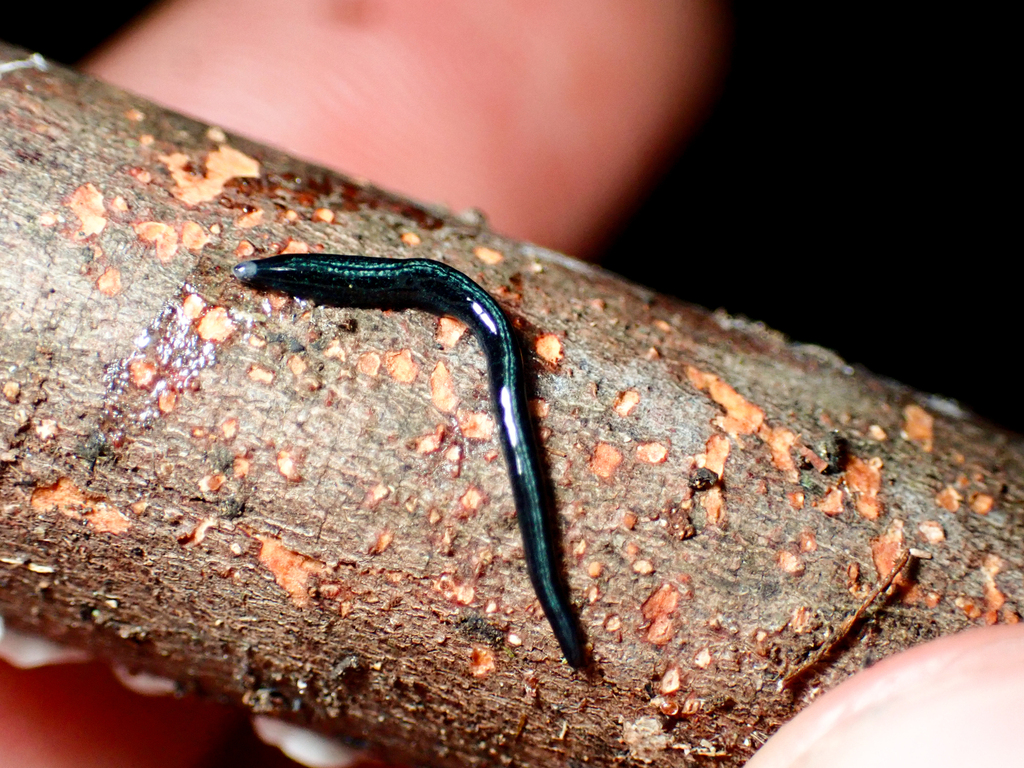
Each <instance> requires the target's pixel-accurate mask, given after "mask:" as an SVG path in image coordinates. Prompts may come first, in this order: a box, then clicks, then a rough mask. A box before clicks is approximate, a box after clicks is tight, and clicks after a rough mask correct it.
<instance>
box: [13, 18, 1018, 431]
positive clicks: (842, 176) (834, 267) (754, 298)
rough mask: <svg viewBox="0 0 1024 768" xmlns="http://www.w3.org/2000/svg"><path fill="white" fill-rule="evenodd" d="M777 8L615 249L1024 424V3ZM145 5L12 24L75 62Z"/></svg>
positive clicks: (639, 271)
mask: <svg viewBox="0 0 1024 768" xmlns="http://www.w3.org/2000/svg"><path fill="white" fill-rule="evenodd" d="M776 5H777V4H772V3H764V2H761V3H754V2H750V3H748V2H737V3H735V4H734V6H733V12H734V21H735V44H734V49H733V56H732V64H731V68H730V72H729V74H728V77H727V80H726V83H725V87H724V91H723V94H722V96H721V98H720V99H719V102H718V104H717V106H716V107H715V109H714V112H713V114H712V115H711V117H710V118H709V120H708V122H707V123H706V125H705V126H704V128H703V129H702V130H701V132H700V134H699V135H698V136H697V138H696V140H694V141H692V142H691V143H690V144H689V145H688V146H687V147H685V148H684V150H683V152H682V154H681V156H680V157H679V159H678V161H677V162H676V163H675V164H674V165H673V166H672V167H671V168H670V169H667V173H666V176H665V177H664V179H663V180H662V181H661V183H660V184H659V185H658V187H657V189H655V190H654V192H653V194H652V195H651V197H650V198H649V199H648V200H647V201H646V202H645V203H644V204H643V206H642V207H641V208H640V210H639V211H638V212H637V213H636V215H635V216H634V217H633V219H632V220H631V221H630V223H629V224H628V225H627V227H626V229H625V230H624V231H623V232H622V233H621V235H620V236H619V237H618V239H617V240H616V241H615V242H613V243H612V244H611V245H610V247H609V248H608V251H607V253H606V255H605V258H604V263H605V264H606V266H608V267H610V268H611V269H614V270H616V271H619V272H621V273H623V274H625V275H626V276H628V277H630V278H632V279H634V280H636V281H638V282H642V283H646V284H648V285H652V286H653V287H655V288H657V289H658V290H660V291H663V292H666V293H673V294H675V295H677V296H680V297H681V298H683V299H686V300H688V301H692V302H695V303H698V304H703V305H705V306H708V307H711V308H716V307H723V308H725V309H726V310H728V311H729V312H731V313H735V314H742V315H745V316H747V317H749V318H751V319H754V320H761V321H764V322H765V323H766V324H768V325H769V326H772V327H774V328H777V329H778V330H781V331H783V332H785V333H786V334H788V335H789V336H791V337H792V338H794V339H795V340H798V341H803V342H812V343H815V344H820V345H822V346H826V347H829V348H832V349H834V350H835V351H837V352H838V353H839V354H840V355H842V356H843V357H844V358H845V359H846V360H847V361H848V362H850V363H853V364H860V365H864V366H865V367H867V368H869V369H871V370H872V371H874V372H875V373H878V374H882V375H885V376H889V377H892V378H894V379H898V380H900V381H903V382H904V383H906V384H910V385H912V386H914V387H917V388H919V389H921V390H924V391H926V392H935V393H939V394H942V395H946V396H949V397H953V398H957V399H959V400H960V401H961V402H962V403H963V404H964V405H965V406H967V407H969V408H971V409H973V410H975V411H977V412H978V413H980V414H981V415H983V416H985V417H987V418H989V419H991V420H992V421H995V422H997V423H1000V424H1003V425H1004V426H1007V427H1010V428H1012V429H1015V430H1017V431H1021V432H1024V398H1022V397H1021V396H1020V395H1019V394H1018V389H1019V387H1018V386H1017V374H1014V373H1013V371H1015V370H1017V369H1018V361H1017V355H1018V350H1019V349H1020V347H1021V345H1020V343H1019V342H1018V338H1017V334H1018V329H1019V327H1020V322H1019V320H1018V312H1019V311H1020V302H1021V294H1022V285H1024V284H1022V281H1021V273H1022V270H1021V269H1020V268H1019V266H1018V264H1019V262H1020V259H1021V248H1020V240H1019V234H1018V233H1019V225H1018V227H1017V231H1011V230H1010V226H1009V221H1010V215H1011V207H1010V206H1011V200H1012V201H1013V203H1014V204H1015V205H1014V208H1015V210H1019V208H1020V202H1019V198H1020V194H1019V192H1018V191H1017V190H1018V187H1019V186H1020V181H1019V179H1020V172H1019V168H1018V165H1019V164H1018V163H1017V161H1016V154H1017V153H1016V152H1011V150H1010V147H1011V136H1010V131H1011V128H1016V129H1017V130H1016V131H1015V133H1016V134H1018V137H1017V140H1016V141H1014V142H1013V145H1014V146H1015V145H1016V144H1019V134H1020V130H1019V123H1018V122H1017V121H1016V119H1015V118H1011V116H1010V115H1011V113H1010V109H1012V105H1013V104H1014V103H1015V102H1019V85H1016V84H1014V85H1011V86H1008V87H1004V86H1005V84H1004V82H1003V81H1005V80H1006V79H1007V78H1006V77H1005V74H1004V73H1005V72H1007V71H1008V69H1009V53H1008V51H1009V43H1008V40H1007V39H1004V38H1006V37H1007V36H1008V30H1009V29H1011V21H1010V19H1009V18H999V17H995V16H993V17H990V16H988V15H987V14H989V13H991V11H989V10H987V9H984V8H981V7H979V8H968V7H966V6H959V7H955V6H949V7H948V8H946V7H943V6H941V5H936V4H932V5H929V6H928V7H927V9H926V10H918V9H912V8H909V7H906V8H904V7H897V8H885V7H883V8H871V7H864V6H860V5H857V6H855V5H836V4H821V7H819V6H818V5H810V4H805V5H790V6H788V7H787V8H785V9H780V8H779V7H776ZM145 6H146V3H141V2H137V3H117V2H108V3H104V4H102V5H100V6H95V5H92V6H86V5H83V6H80V7H77V10H76V7H75V6H65V7H63V8H62V10H61V12H60V15H59V17H58V16H57V15H56V14H53V15H51V16H49V17H47V18H46V19H45V20H41V19H40V17H39V16H38V15H34V16H31V17H30V16H28V15H26V16H24V18H22V17H19V16H17V15H12V13H9V12H6V11H5V14H4V17H3V18H0V37H2V38H4V39H6V40H7V41H9V42H12V43H16V44H19V45H22V46H24V47H26V48H29V49H31V50H36V51H39V52H41V53H42V54H44V55H45V56H47V57H50V58H53V59H55V60H57V61H61V62H64V63H69V64H74V63H75V62H76V61H77V60H78V59H79V58H81V57H82V56H83V55H85V54H86V53H88V52H89V51H90V50H91V49H92V48H93V47H95V46H96V45H98V44H99V43H101V42H102V41H103V40H104V39H105V38H106V37H108V36H109V35H110V34H112V33H113V32H114V31H115V30H116V29H117V28H118V27H120V26H121V25H122V24H124V23H126V22H127V21H129V20H130V19H131V18H132V17H133V16H134V15H135V14H136V13H138V12H139V11H140V10H141V9H143V8H144V7H145ZM76 13H77V14H80V16H77V17H76V16H75V14H76ZM1006 13H1008V11H1007V12H1006ZM44 21H45V23H44ZM1011 195H1012V197H1011ZM1017 218H1018V219H1019V213H1018V215H1017Z"/></svg>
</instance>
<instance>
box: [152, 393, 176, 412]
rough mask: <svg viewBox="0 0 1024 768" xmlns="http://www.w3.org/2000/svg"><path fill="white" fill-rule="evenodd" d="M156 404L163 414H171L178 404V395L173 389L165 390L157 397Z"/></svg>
mask: <svg viewBox="0 0 1024 768" xmlns="http://www.w3.org/2000/svg"><path fill="white" fill-rule="evenodd" d="M156 403H157V407H158V408H159V409H160V412H161V413H170V412H171V411H173V410H174V406H176V405H177V404H178V393H177V392H175V391H174V390H173V389H165V390H164V391H163V392H161V393H160V395H159V396H158V397H157V399H156Z"/></svg>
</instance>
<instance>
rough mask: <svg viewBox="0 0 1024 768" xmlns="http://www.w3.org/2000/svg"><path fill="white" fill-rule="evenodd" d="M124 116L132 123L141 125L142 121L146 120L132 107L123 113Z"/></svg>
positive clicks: (141, 113) (142, 114) (143, 115)
mask: <svg viewBox="0 0 1024 768" xmlns="http://www.w3.org/2000/svg"><path fill="white" fill-rule="evenodd" d="M124 116H125V117H126V118H128V119H129V120H131V121H132V122H133V123H141V122H142V121H143V120H145V119H146V115H145V113H143V112H140V111H139V110H137V109H135V108H134V107H132V108H131V109H126V110H125V112H124Z"/></svg>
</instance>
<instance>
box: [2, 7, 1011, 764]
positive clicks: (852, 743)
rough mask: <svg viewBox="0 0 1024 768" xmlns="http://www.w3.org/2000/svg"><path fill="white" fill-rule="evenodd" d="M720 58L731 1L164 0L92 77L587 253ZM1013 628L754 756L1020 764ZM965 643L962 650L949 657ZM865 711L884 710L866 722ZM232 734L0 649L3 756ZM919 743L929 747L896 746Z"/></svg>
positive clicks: (176, 747) (157, 756)
mask: <svg viewBox="0 0 1024 768" xmlns="http://www.w3.org/2000/svg"><path fill="white" fill-rule="evenodd" d="M727 48H728V29H727V21H726V18H725V13H724V12H723V10H722V6H720V5H717V4H715V3H714V2H710V1H707V2H684V1H683V0H632V1H631V2H630V3H613V2H610V0H599V2H583V0H577V1H576V2H569V1H568V0H566V1H556V0H551V2H547V3H537V2H526V0H518V2H513V1H512V0H507V2H505V3H478V2H471V1H470V0H463V1H462V2H456V0H436V1H435V2H432V3H412V2H400V1H399V0H391V1H390V2H385V1H384V0H381V1H380V2H369V0H363V1H362V2H360V1H359V0H348V1H347V2H346V1H344V0H335V1H334V2H328V0H321V1H320V2H318V3H312V2H307V1H306V0H295V2H291V3H273V2H271V1H270V0H256V1H254V2H245V3H243V2H240V0H171V2H166V3H163V4H161V5H160V7H159V9H157V10H155V11H154V12H153V13H152V14H151V15H150V16H149V17H148V18H147V19H146V20H145V21H143V22H142V23H140V24H139V25H137V26H136V27H135V28H133V29H132V30H130V31H128V32H127V33H126V34H125V35H123V36H122V37H121V38H120V39H119V40H117V41H115V42H114V43H112V44H111V45H110V46H108V47H107V49H106V50H104V51H102V52H101V53H99V54H98V55H96V56H95V57H94V58H93V59H92V60H91V61H90V62H88V63H87V65H86V67H85V68H86V70H87V71H90V72H92V73H93V74H95V75H98V76H99V77H102V78H104V79H106V80H108V81H111V82H114V83H116V84H118V85H121V86H123V87H125V88H128V89H130V90H133V91H135V92H137V93H140V94H142V95H144V96H147V97H149V98H152V99H154V100H156V101H158V102H161V103H163V104H167V105H169V106H171V107H173V108H175V109H178V110H180V111H183V112H185V113H188V114H192V115H195V116H197V117H199V118H201V119H204V120H207V121H209V122H212V123H215V124H219V125H221V126H222V127H224V128H225V129H231V130H237V131H240V132H242V133H245V134H247V135H249V136H251V137H253V138H256V139H261V140H263V141H265V142H269V143H271V144H274V145H276V146H278V147H281V148H283V149H285V150H287V151H290V152H292V153H293V154H298V155H301V156H304V157H307V158H311V159H315V160H317V161H319V162H322V163H324V164H326V165H329V166H332V167H335V168H339V169H343V170H345V171H347V172H350V173H353V174H359V175H363V176H366V177H368V178H372V179H373V180H374V181H375V182H377V183H379V184H381V185H382V186H385V187H389V188H392V189H395V190H398V191H403V192H405V193H407V194H411V195H413V196H416V197H420V198H423V199H427V200H441V201H445V202H447V203H448V204H449V205H451V206H452V207H453V208H456V209H460V208H463V207H467V206H476V207H480V208H482V209H484V210H486V211H487V213H488V215H489V217H490V220H491V222H492V223H493V224H494V226H495V227H496V228H497V229H499V230H501V231H503V232H505V233H508V234H510V235H513V236H515V237H520V238H523V239H529V240H533V241H536V242H540V243H542V244H544V245H548V246H551V247H554V248H558V249H560V250H563V251H567V252H570V253H575V254H578V255H586V256H592V255H594V254H595V253H596V251H597V249H598V248H599V246H600V244H601V243H602V242H603V240H604V239H605V238H606V237H607V236H608V234H609V233H610V232H612V231H614V229H615V227H616V226H617V225H618V224H619V223H620V222H621V221H622V220H623V219H624V218H625V217H626V216H627V215H628V214H629V213H630V211H631V210H632V208H633V207H634V206H635V205H636V204H637V202H638V199H639V197H640V195H641V194H642V192H643V190H645V189H646V188H647V187H648V186H649V185H650V184H651V183H652V182H653V173H654V172H655V171H656V169H659V168H663V167H664V166H665V163H666V161H667V160H668V159H669V158H671V157H672V156H673V155H674V154H675V153H677V152H678V151H679V148H680V147H681V146H682V144H683V142H685V139H686V138H687V136H688V135H689V134H690V133H691V132H692V130H693V129H694V127H695V126H696V125H698V124H699V122H700V120H701V119H702V117H703V116H704V114H705V112H706V109H707V105H708V104H709V102H710V99H711V97H712V95H713V93H714V91H715V88H716V83H717V82H718V80H719V78H720V75H721V68H722V62H723V61H724V59H725V57H726V55H727ZM1021 635H1022V630H1021V629H1020V628H1019V627H1010V628H1005V627H995V628H987V629H982V630H976V631H974V632H972V633H970V634H965V635H961V636H957V637H955V638H952V639H951V640H948V641H940V642H939V643H932V644H928V645H924V646H921V647H920V648H917V649H914V650H912V651H910V652H909V653H907V654H903V655H901V656H898V657H895V658H893V659H890V660H887V661H885V662H883V663H880V664H879V665H877V666H876V667H873V668H872V669H870V670H867V671H866V672H865V673H863V674H862V675H858V676H856V677H854V678H853V679H852V680H850V681H849V682H848V683H847V684H845V685H843V686H841V687H839V688H837V689H836V691H835V692H834V693H833V694H830V695H829V696H826V697H822V698H821V700H820V701H819V702H817V703H816V704H815V705H814V706H813V707H811V708H809V709H808V710H806V711H805V713H803V714H802V715H800V716H798V717H797V718H796V719H794V720H793V721H792V722H791V723H790V724H788V725H787V726H786V727H785V728H784V729H783V730H782V731H781V732H780V734H779V736H778V738H777V739H773V740H772V741H770V742H769V744H768V746H766V747H765V748H764V749H763V750H762V753H761V754H760V755H759V756H758V757H756V758H755V759H754V761H753V762H752V763H751V765H752V766H754V767H755V768H781V767H782V766H801V768H808V767H809V766H817V765H828V766H833V767H836V766H843V765H855V764H856V765H883V766H884V765H897V764H898V765H919V764H927V765H929V766H931V768H944V767H945V766H950V767H952V766H957V767H959V766H963V765H1011V764H1014V762H1013V761H1014V760H1017V759H1019V746H1018V744H1017V743H1016V736H1015V734H1016V733H1018V732H1019V731H1020V729H1021V727H1022V726H1024V722H1021V719H1022V717H1024V715H1022V714H1021V713H1024V701H1022V700H1021V699H1022V694H1021V693H1020V692H1021V691H1024V649H1022V648H1021V645H1022V643H1021ZM1008 637H1009V638H1015V639H1012V640H1008V639H1007V638H1008ZM943 643H955V644H954V645H944V644H943ZM961 653H962V654H967V656H965V657H964V658H967V657H968V656H969V660H973V661H971V662H970V663H968V662H963V663H961V664H959V665H958V664H957V663H956V658H957V656H958V655H959V654H961ZM912 654H913V655H912ZM933 662H934V664H933ZM954 673H955V680H954ZM868 676H870V677H868ZM864 680H868V681H869V682H862V681H864ZM947 680H953V682H955V685H954V684H952V683H950V684H947ZM847 691H850V692H847ZM871 691H874V693H873V694H872V693H871ZM86 694H92V695H89V696H88V698H87V699H86V698H85V696H86ZM854 705H856V706H854ZM872 711H876V712H880V713H883V715H884V716H883V717H880V718H875V719H873V720H869V719H868V717H869V715H870V713H871V712H872ZM950 723H957V724H958V730H952V729H951V728H950V727H949V724H950ZM238 725H239V715H238V714H237V713H236V712H233V711H230V710H224V709H218V708H214V707H211V706H210V705H202V704H200V703H199V702H195V701H192V700H189V699H185V700H172V699H143V698H140V697H138V696H135V695H133V694H129V693H128V692H127V691H124V690H123V689H121V688H120V687H119V686H118V684H117V683H116V682H114V681H113V679H112V678H110V676H109V674H108V673H106V672H105V671H98V670H97V668H96V667H93V666H82V665H76V666H61V667H54V668H50V669H45V670H35V671H19V670H14V669H12V668H10V667H9V666H7V665H6V664H4V663H3V662H0V768H5V767H6V766H7V765H11V766H14V765H17V766H23V767H24V768H36V767H37V766H38V767H39V768H42V766H46V768H62V767H63V766H69V767H70V766H76V768H77V767H79V766H93V765H97V766H99V765H103V766H108V765H133V766H134V765H143V766H155V767H156V766H159V767H161V768H162V767H164V766H206V765H211V764H218V763H217V762H216V757H215V756H212V755H213V753H214V752H217V750H219V749H222V748H223V747H224V744H225V742H227V743H229V744H230V743H232V740H233V739H235V738H236V735H235V734H236V733H237V728H238ZM961 726H963V727H961ZM844 728H845V729H846V735H845V736H843V729H844ZM858 729H859V730H858ZM831 733H834V734H837V736H836V737H835V739H832V738H831V737H829V736H828V734H831ZM963 734H966V735H963ZM951 737H952V738H951ZM843 739H845V740H843ZM953 741H955V742H957V744H951V742H953ZM58 743H59V744H60V749H56V748H55V746H54V745H55V744H58ZM809 746H810V747H812V749H811V750H810V751H809V750H808V747H809ZM954 746H957V747H958V748H959V749H960V751H959V752H958V751H957V750H956V749H954ZM923 748H927V749H929V750H931V752H929V753H927V754H928V757H927V758H926V759H917V758H916V757H915V758H914V759H907V758H906V756H907V755H910V754H913V755H915V756H917V755H919V754H920V752H919V751H918V750H921V749H923ZM829 749H831V750H832V751H831V752H829V751H828V750H829ZM815 750H816V751H815ZM964 750H973V751H970V752H969V754H970V755H971V759H966V760H965V759H964V754H965V751H964ZM220 754H223V753H220ZM235 754H236V756H237V752H236V753H235ZM897 756H899V760H898V759H897ZM985 758H988V760H987V761H986V759H985ZM267 759H273V758H267V757H266V755H264V756H263V757H260V758H258V759H257V758H253V759H247V760H246V763H245V764H246V765H251V766H259V765H270V764H271V763H269V762H265V760H267ZM841 760H845V761H846V762H845V763H844V762H840V761H841ZM211 761H212V762H211ZM815 761H817V762H815ZM276 764H279V765H280V764H283V763H276Z"/></svg>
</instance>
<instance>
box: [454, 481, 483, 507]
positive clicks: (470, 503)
mask: <svg viewBox="0 0 1024 768" xmlns="http://www.w3.org/2000/svg"><path fill="white" fill-rule="evenodd" d="M483 503H484V495H483V494H482V493H480V490H479V489H478V488H475V487H474V486H472V485H471V486H469V490H467V491H466V492H465V493H464V494H462V496H461V497H460V498H459V504H461V505H462V508H463V509H465V510H466V511H467V512H476V511H477V510H478V509H480V506H481V505H482V504H483Z"/></svg>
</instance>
